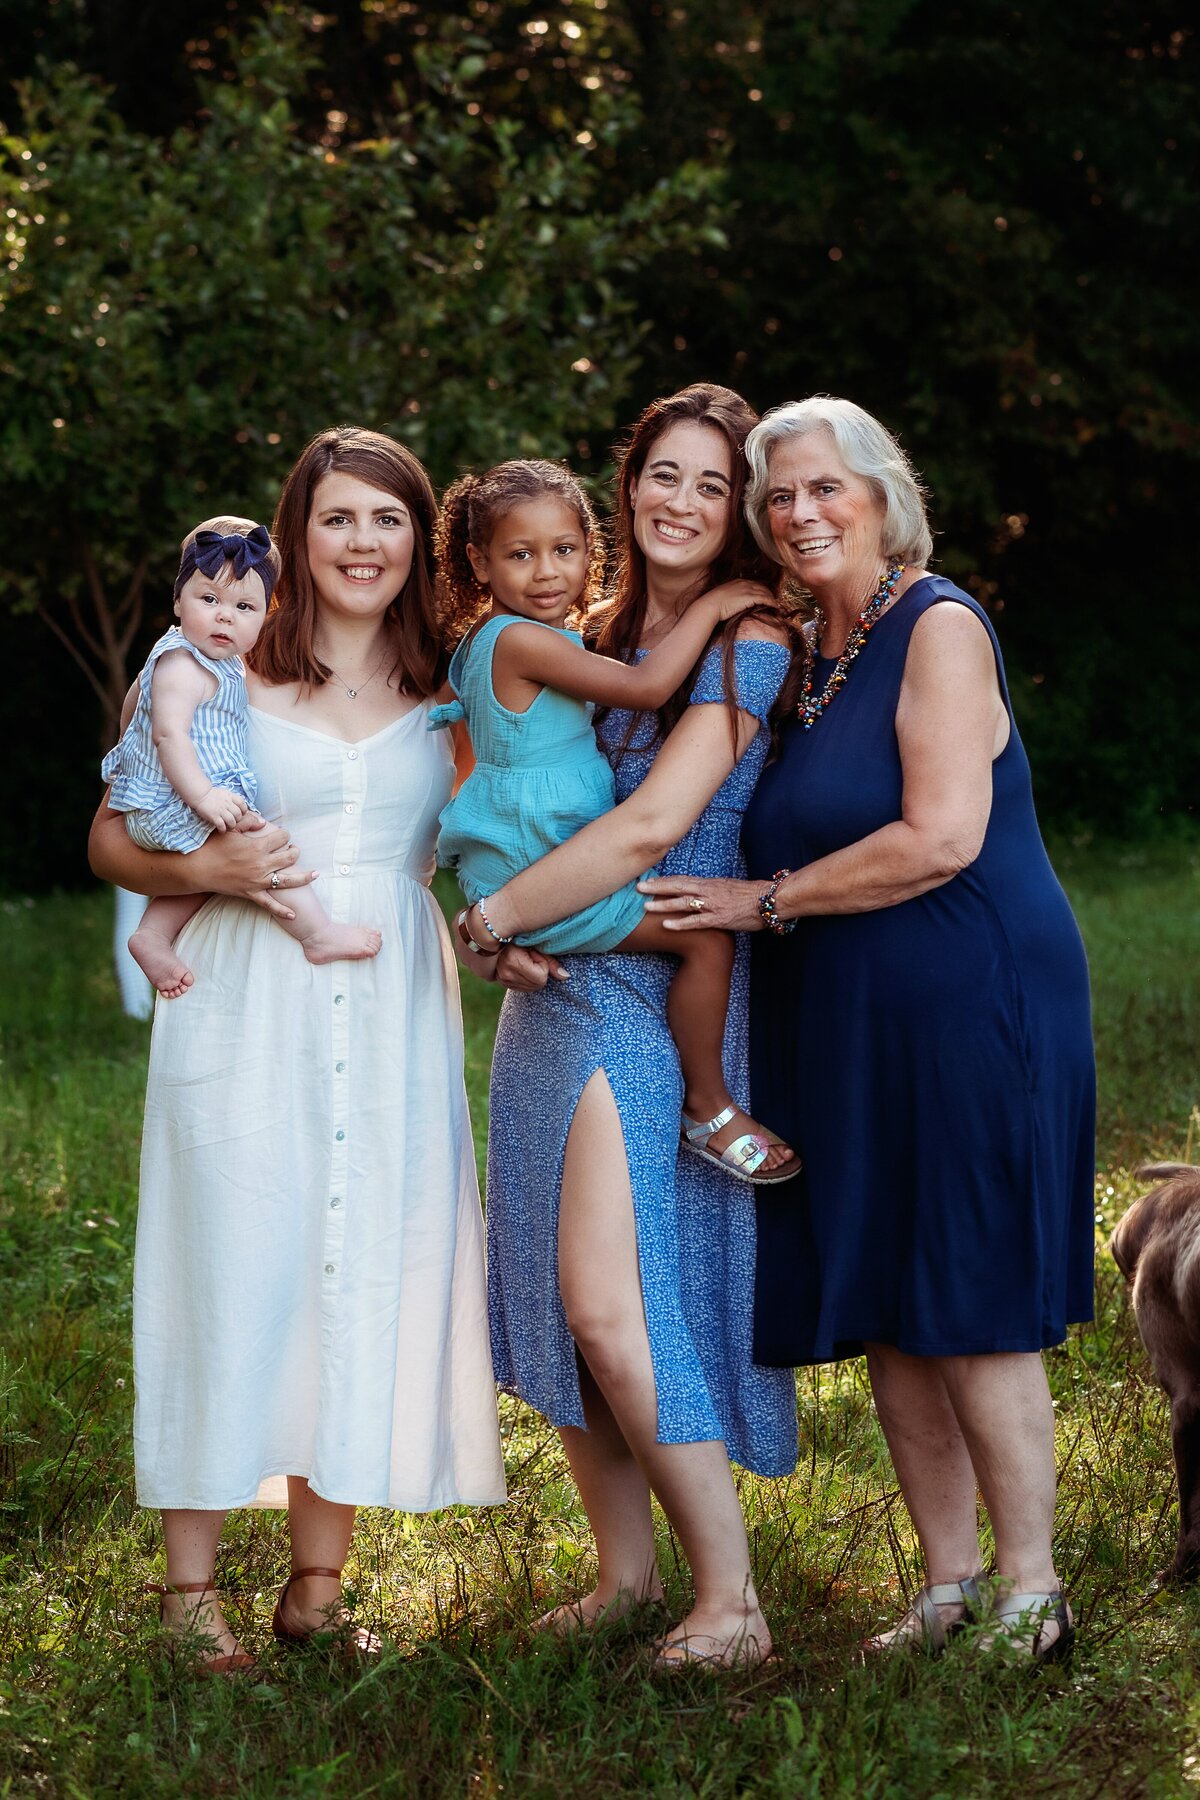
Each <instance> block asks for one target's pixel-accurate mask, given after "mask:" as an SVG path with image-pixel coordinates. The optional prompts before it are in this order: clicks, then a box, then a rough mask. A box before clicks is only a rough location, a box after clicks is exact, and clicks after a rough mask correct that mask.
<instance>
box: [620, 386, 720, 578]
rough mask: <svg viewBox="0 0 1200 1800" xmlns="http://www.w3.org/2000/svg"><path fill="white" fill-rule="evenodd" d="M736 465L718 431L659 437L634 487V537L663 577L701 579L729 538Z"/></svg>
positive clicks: (688, 429)
mask: <svg viewBox="0 0 1200 1800" xmlns="http://www.w3.org/2000/svg"><path fill="white" fill-rule="evenodd" d="M732 491H733V463H732V460H731V457H730V451H729V445H728V444H727V443H726V441H725V438H724V436H723V435H722V433H721V432H719V431H718V430H717V429H716V428H715V426H712V425H699V424H696V423H694V422H693V421H690V420H689V421H688V422H686V423H681V424H678V425H672V426H670V427H669V428H668V429H667V430H666V431H664V432H663V433H662V435H661V436H660V437H657V438H655V440H654V442H653V443H652V444H651V446H650V450H649V454H648V455H647V457H646V461H645V463H644V464H643V466H642V469H641V472H640V474H639V475H638V476H637V478H636V480H635V481H633V482H632V483H631V484H630V497H631V499H632V502H633V535H634V539H635V540H636V542H637V544H638V547H639V548H640V550H641V552H642V554H643V555H644V556H645V558H646V562H647V563H648V564H649V565H650V566H651V567H652V568H653V569H655V570H657V571H659V572H661V573H662V574H667V573H670V574H674V575H686V576H688V577H691V578H693V579H699V578H700V577H701V576H702V575H703V574H704V572H705V571H706V570H707V569H709V568H711V566H712V564H713V563H714V562H716V560H717V558H718V557H719V556H720V554H721V552H722V550H723V549H724V547H725V541H726V538H727V537H728V535H729V523H730V504H731V499H730V497H731V494H732Z"/></svg>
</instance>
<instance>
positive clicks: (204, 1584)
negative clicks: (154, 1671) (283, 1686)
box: [146, 1581, 258, 1675]
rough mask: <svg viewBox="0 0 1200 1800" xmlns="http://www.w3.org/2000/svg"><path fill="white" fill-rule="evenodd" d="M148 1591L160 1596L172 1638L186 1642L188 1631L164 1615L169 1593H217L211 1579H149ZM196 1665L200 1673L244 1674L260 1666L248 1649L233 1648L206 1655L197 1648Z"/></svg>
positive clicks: (160, 1605) (167, 1628)
mask: <svg viewBox="0 0 1200 1800" xmlns="http://www.w3.org/2000/svg"><path fill="white" fill-rule="evenodd" d="M146 1592H147V1593H148V1594H157V1595H158V1596H159V1617H160V1621H161V1623H162V1625H163V1627H164V1628H165V1630H166V1631H168V1632H169V1633H170V1635H171V1637H172V1638H175V1639H177V1640H178V1641H179V1642H180V1643H181V1644H186V1642H187V1634H186V1632H184V1631H178V1630H176V1629H174V1628H173V1627H172V1626H170V1625H168V1624H167V1621H166V1619H165V1618H163V1617H162V1602H163V1601H164V1600H165V1599H166V1597H167V1595H168V1594H215V1593H216V1588H215V1587H214V1586H213V1584H212V1582H211V1581H148V1582H147V1583H146ZM197 1610H199V1609H198V1608H197ZM199 1635H200V1634H199V1633H197V1636H199ZM195 1666H196V1671H197V1673H198V1674H200V1675H243V1674H245V1673H246V1671H247V1670H249V1669H254V1668H257V1667H258V1665H257V1663H256V1662H255V1659H254V1658H253V1657H252V1656H251V1654H250V1652H249V1651H248V1650H233V1651H231V1652H230V1653H229V1654H228V1655H226V1656H205V1655H203V1654H202V1653H201V1652H199V1650H197V1655H196V1660H195Z"/></svg>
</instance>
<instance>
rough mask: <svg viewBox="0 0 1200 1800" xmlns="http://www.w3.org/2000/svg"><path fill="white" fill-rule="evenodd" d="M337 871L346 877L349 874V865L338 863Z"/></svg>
mask: <svg viewBox="0 0 1200 1800" xmlns="http://www.w3.org/2000/svg"><path fill="white" fill-rule="evenodd" d="M338 869H339V871H340V873H341V874H343V875H348V874H349V873H350V864H349V863H339V864H338Z"/></svg>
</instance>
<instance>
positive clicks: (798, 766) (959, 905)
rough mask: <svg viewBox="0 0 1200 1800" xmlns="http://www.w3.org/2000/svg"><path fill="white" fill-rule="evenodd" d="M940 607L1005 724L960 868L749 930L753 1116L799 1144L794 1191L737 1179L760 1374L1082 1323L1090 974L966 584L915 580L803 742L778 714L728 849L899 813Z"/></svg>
mask: <svg viewBox="0 0 1200 1800" xmlns="http://www.w3.org/2000/svg"><path fill="white" fill-rule="evenodd" d="M947 600H950V601H957V602H958V603H959V604H961V605H963V606H966V607H968V608H969V609H970V610H971V611H972V612H973V613H975V615H976V616H977V617H978V618H980V619H981V620H982V621H983V623H984V625H985V626H986V627H987V631H988V635H989V637H990V638H991V640H992V646H993V649H994V650H995V654H996V666H997V670H998V672H999V678H1000V686H1001V691H1002V693H1003V696H1004V703H1005V706H1006V707H1007V708H1008V713H1009V720H1010V735H1009V739H1008V743H1007V745H1006V746H1005V748H1004V750H1003V751H1002V752H1001V754H1000V755H999V756H998V757H997V758H996V760H995V762H994V764H993V768H992V789H993V797H992V811H991V817H990V819H989V822H988V827H987V833H986V836H985V838H984V842H983V847H982V849H981V851H980V853H979V855H978V857H977V858H976V860H975V861H974V862H973V863H972V864H971V865H970V867H969V868H967V869H964V870H963V871H962V872H961V873H960V874H958V875H956V876H954V877H953V879H952V880H950V881H948V882H946V883H944V884H943V885H942V886H941V887H938V888H934V889H933V890H932V891H931V892H930V893H927V894H923V895H920V896H919V897H917V898H916V899H913V900H906V901H903V902H902V903H901V904H899V905H896V906H888V907H883V908H880V909H879V910H878V911H875V912H864V913H852V914H847V915H843V916H840V917H834V916H824V917H817V918H810V919H804V920H801V922H800V926H799V928H798V930H797V931H795V932H794V933H793V934H792V935H790V936H788V937H775V936H772V935H770V934H769V933H766V932H762V933H759V934H756V935H755V937H754V939H753V945H754V951H753V959H752V972H751V1014H750V1057H751V1065H750V1066H751V1098H752V1105H753V1110H754V1113H755V1116H756V1117H757V1118H760V1119H770V1121H771V1124H772V1126H773V1128H774V1129H775V1130H776V1131H778V1132H779V1133H780V1135H781V1136H782V1137H784V1138H786V1139H787V1141H788V1142H789V1143H792V1144H794V1145H795V1146H796V1148H797V1149H798V1150H799V1151H800V1153H801V1155H802V1156H803V1158H804V1171H803V1174H802V1175H801V1176H799V1177H798V1178H797V1179H796V1180H795V1181H792V1182H788V1183H785V1184H783V1185H781V1186H780V1187H778V1188H765V1189H763V1188H760V1189H759V1190H758V1192H757V1209H758V1263H757V1279H756V1294H755V1332H754V1354H755V1360H756V1361H757V1362H759V1363H762V1364H766V1365H768V1366H776V1365H781V1364H788V1363H815V1362H828V1361H832V1360H834V1359H836V1358H838V1357H842V1356H852V1355H856V1354H857V1353H858V1352H859V1351H860V1350H861V1349H862V1346H863V1343H864V1342H875V1343H882V1344H890V1345H894V1346H895V1347H896V1348H897V1349H900V1350H903V1351H906V1352H908V1353H909V1354H911V1355H914V1356H950V1355H960V1354H971V1353H977V1352H987V1351H1036V1350H1041V1349H1043V1348H1045V1347H1046V1346H1047V1345H1049V1344H1055V1343H1059V1342H1061V1340H1062V1338H1063V1337H1064V1336H1065V1335H1066V1327H1067V1323H1068V1322H1069V1321H1078V1320H1085V1319H1090V1318H1091V1316H1092V1253H1093V1209H1094V1190H1093V1175H1094V1168H1093V1157H1094V1131H1095V1066H1094V1061H1093V1054H1092V1036H1091V1017H1090V1003H1089V994H1088V972H1087V963H1086V960H1085V957H1084V950H1083V944H1082V942H1081V941H1080V937H1079V932H1078V929H1077V927H1076V924H1075V921H1074V918H1073V917H1072V914H1071V909H1070V907H1069V905H1068V903H1067V898H1066V895H1065V894H1064V893H1063V891H1062V888H1061V887H1060V886H1059V884H1058V881H1057V880H1056V878H1055V875H1054V872H1053V870H1052V869H1051V867H1050V863H1049V860H1048V858H1047V856H1046V852H1045V849H1044V847H1043V844H1042V840H1041V836H1040V834H1039V831H1038V826H1037V820H1036V818H1035V816H1034V810H1033V795H1032V791H1031V787H1030V779H1029V763H1028V760H1027V758H1026V755H1025V751H1024V749H1023V748H1022V745H1021V741H1020V738H1019V737H1018V735H1017V731H1016V726H1015V724H1012V708H1011V705H1010V703H1009V698H1008V689H1007V685H1006V683H1005V680H1004V670H1003V664H1002V662H1001V658H1000V651H999V646H998V645H997V643H996V638H995V633H994V632H993V631H992V628H991V625H990V624H989V623H988V620H987V617H986V615H985V614H984V613H983V611H982V610H981V608H980V607H978V606H977V605H976V604H975V602H974V601H973V600H971V599H970V598H969V597H968V596H967V595H966V594H964V593H962V592H961V591H960V590H959V589H958V588H956V587H954V586H953V585H952V584H951V583H950V582H948V581H946V580H944V579H942V578H941V577H940V576H927V577H925V578H924V579H922V580H921V581H919V582H917V583H914V585H913V586H912V587H911V588H910V589H909V590H908V592H907V593H906V594H904V595H903V596H902V597H901V599H900V600H899V601H898V602H897V604H896V605H895V606H894V607H893V608H892V609H891V611H890V612H888V613H886V614H885V615H884V617H883V618H882V619H881V620H880V621H879V623H878V625H877V626H876V627H875V629H874V631H873V632H872V633H871V636H870V638H869V639H868V642H867V644H866V647H865V649H864V650H863V652H862V654H861V655H860V656H859V658H858V660H857V661H856V662H855V663H854V664H853V666H852V668H851V670H850V673H849V677H848V679H847V681H846V684H845V686H844V688H843V689H842V690H841V692H840V693H839V694H838V696H837V698H836V699H835V700H834V701H833V703H832V705H831V706H830V707H829V709H828V711H827V712H825V713H824V714H823V716H822V717H821V718H820V719H818V721H817V723H816V724H815V726H814V727H813V728H812V730H811V731H807V732H806V731H802V730H801V729H800V727H799V725H798V724H796V723H795V722H793V723H792V724H791V725H789V726H785V728H784V731H783V737H782V744H781V750H780V754H779V756H778V758H777V759H776V761H774V762H773V763H771V764H769V765H768V767H767V768H766V770H765V771H764V773H763V775H762V777H761V779H760V781H759V783H758V787H757V789H756V791H755V794H754V798H753V800H752V801H751V804H750V807H749V809H748V811H747V814H746V819H745V826H744V831H743V844H744V847H745V852H746V862H747V866H748V868H749V870H750V872H751V874H752V875H755V876H769V875H771V874H772V873H773V872H774V871H775V870H776V869H779V868H781V867H785V866H786V867H791V868H800V867H802V866H803V865H804V864H806V863H810V862H813V861H815V860H816V859H817V858H818V857H821V856H826V855H828V854H830V852H832V851H835V850H840V849H842V848H844V847H845V846H846V845H848V844H852V843H855V842H857V841H858V840H859V839H860V838H864V837H866V836H867V835H868V834H869V833H870V832H872V831H876V830H878V829H880V828H881V827H882V826H884V825H887V824H888V823H890V822H891V821H893V820H895V819H898V818H899V817H900V810H901V787H902V776H901V767H900V755H899V749H898V746H897V742H896V730H895V717H896V706H897V702H898V700H899V696H900V683H901V679H902V677H903V674H904V664H905V658H906V656H907V654H908V645H909V639H910V638H911V635H912V631H913V627H914V626H915V625H916V623H917V620H918V619H919V618H920V617H921V615H922V614H923V613H924V612H926V611H927V610H928V608H929V607H931V606H933V605H935V604H937V603H938V602H939V601H947ZM831 666H832V665H831V664H829V663H826V664H825V665H824V667H818V670H817V674H816V686H817V689H818V691H819V690H820V688H821V686H822V684H823V680H824V678H825V676H827V675H828V673H829V669H830V667H831Z"/></svg>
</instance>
